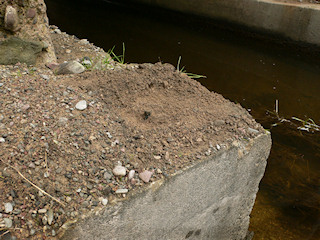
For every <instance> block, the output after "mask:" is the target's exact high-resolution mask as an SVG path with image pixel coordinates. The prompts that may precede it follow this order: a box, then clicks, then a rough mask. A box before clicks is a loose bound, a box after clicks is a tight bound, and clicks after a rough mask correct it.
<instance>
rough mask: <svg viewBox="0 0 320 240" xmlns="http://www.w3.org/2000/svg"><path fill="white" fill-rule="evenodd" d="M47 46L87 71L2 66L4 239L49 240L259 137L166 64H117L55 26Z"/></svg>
mask: <svg viewBox="0 0 320 240" xmlns="http://www.w3.org/2000/svg"><path fill="white" fill-rule="evenodd" d="M52 40H53V43H54V46H55V50H56V55H57V58H58V62H59V63H62V62H63V61H69V60H78V61H80V62H82V60H83V58H84V57H85V59H86V60H87V63H86V66H87V68H88V69H87V70H86V71H85V72H83V73H81V74H69V75H55V74H54V71H53V70H51V69H49V68H46V67H44V66H43V67H41V66H38V67H32V66H27V65H25V64H16V65H14V66H0V92H1V99H0V105H1V109H0V159H1V161H0V192H1V194H0V231H1V232H0V236H1V237H3V238H5V237H6V239H27V238H28V239H56V238H57V237H58V235H59V233H60V232H61V229H62V228H63V227H65V226H67V225H68V224H69V223H70V222H72V221H73V220H74V219H77V218H81V217H83V216H85V215H86V214H88V213H89V212H90V211H93V210H94V209H98V208H101V207H103V206H104V205H106V204H111V203H115V202H116V201H117V200H118V199H121V198H125V197H126V196H127V194H128V193H129V194H130V193H131V192H133V190H134V189H135V188H141V187H143V186H145V185H147V184H149V183H150V182H152V181H156V180H157V179H161V178H167V177H170V175H172V174H174V173H176V172H177V171H179V170H181V169H183V168H185V167H188V166H190V165H192V164H194V163H196V162H197V161H201V160H203V159H206V158H207V157H208V156H209V155H212V154H215V152H217V151H219V150H221V149H223V148H227V147H228V146H229V145H230V144H231V143H232V142H233V141H234V140H236V139H249V138H252V137H254V136H256V135H258V134H259V133H262V132H264V129H263V128H262V127H261V126H260V125H259V124H257V123H256V122H255V121H254V120H253V119H252V117H251V116H250V115H249V114H248V113H247V111H245V110H244V109H243V108H241V106H240V105H237V104H234V103H231V102H230V101H228V100H226V99H224V98H223V97H222V96H221V95H219V94H216V93H213V92H210V91H208V90H207V89H205V88H204V87H203V86H201V85H200V83H198V82H196V81H194V80H192V79H190V78H189V77H188V76H187V75H186V74H184V73H181V72H178V71H177V70H176V69H175V67H173V66H172V65H170V64H162V63H156V64H119V63H116V62H114V61H113V60H112V59H111V58H110V57H109V55H108V54H107V53H105V52H104V51H103V50H102V49H100V48H98V47H96V46H94V45H92V44H90V43H88V42H87V41H86V40H79V39H77V38H76V37H74V36H69V35H67V34H66V33H61V31H60V30H59V29H58V28H56V27H52ZM88 59H90V60H89V64H88ZM80 101H82V103H83V105H82V106H79V102H80ZM80 105H81V104H80ZM81 109H82V110H81ZM26 179H27V180H26ZM28 181H29V182H28ZM31 182H32V183H33V184H34V185H32V184H31ZM47 194H50V196H49V195H47ZM1 237H0V239H1Z"/></svg>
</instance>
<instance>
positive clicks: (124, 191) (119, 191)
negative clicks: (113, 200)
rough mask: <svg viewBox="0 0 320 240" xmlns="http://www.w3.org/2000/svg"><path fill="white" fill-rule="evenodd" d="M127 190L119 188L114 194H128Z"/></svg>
mask: <svg viewBox="0 0 320 240" xmlns="http://www.w3.org/2000/svg"><path fill="white" fill-rule="evenodd" d="M128 191H129V190H128V189H126V188H120V189H117V191H116V193H118V194H125V193H128Z"/></svg>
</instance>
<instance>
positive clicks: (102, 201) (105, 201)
mask: <svg viewBox="0 0 320 240" xmlns="http://www.w3.org/2000/svg"><path fill="white" fill-rule="evenodd" d="M101 203H102V205H103V206H106V205H107V204H108V199H106V198H103V199H102V200H101Z"/></svg>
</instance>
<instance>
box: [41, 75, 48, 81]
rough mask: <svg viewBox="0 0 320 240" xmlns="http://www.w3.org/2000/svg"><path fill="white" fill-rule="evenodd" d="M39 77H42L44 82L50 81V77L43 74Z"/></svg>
mask: <svg viewBox="0 0 320 240" xmlns="http://www.w3.org/2000/svg"><path fill="white" fill-rule="evenodd" d="M40 77H42V78H43V79H44V80H47V81H48V80H49V79H50V77H49V76H48V75H45V74H40Z"/></svg>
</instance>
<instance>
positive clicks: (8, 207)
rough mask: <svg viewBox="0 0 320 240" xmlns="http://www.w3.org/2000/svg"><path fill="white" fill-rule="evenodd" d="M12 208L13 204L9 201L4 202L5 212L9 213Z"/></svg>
mask: <svg viewBox="0 0 320 240" xmlns="http://www.w3.org/2000/svg"><path fill="white" fill-rule="evenodd" d="M12 210H13V206H12V204H11V203H5V204H4V211H5V212H6V213H11V212H12Z"/></svg>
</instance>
